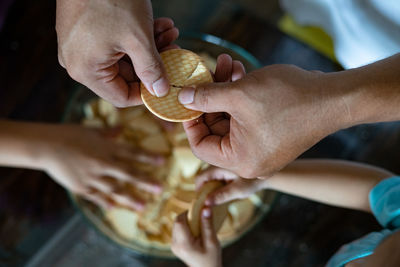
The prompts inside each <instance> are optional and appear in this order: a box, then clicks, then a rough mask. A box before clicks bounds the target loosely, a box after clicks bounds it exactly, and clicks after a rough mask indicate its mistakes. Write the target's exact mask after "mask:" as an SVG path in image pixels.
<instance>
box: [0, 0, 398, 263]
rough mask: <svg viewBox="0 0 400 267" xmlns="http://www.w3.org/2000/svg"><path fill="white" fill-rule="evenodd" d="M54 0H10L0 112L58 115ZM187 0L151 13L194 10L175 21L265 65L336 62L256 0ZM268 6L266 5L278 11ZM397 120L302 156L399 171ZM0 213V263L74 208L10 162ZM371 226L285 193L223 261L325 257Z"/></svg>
mask: <svg viewBox="0 0 400 267" xmlns="http://www.w3.org/2000/svg"><path fill="white" fill-rule="evenodd" d="M54 2H55V1H45V0H37V1H28V0H16V1H15V3H14V5H13V6H12V7H11V10H10V11H9V14H8V17H7V20H6V22H5V24H4V28H3V30H2V32H1V34H0V117H1V118H10V119H16V120H30V121H47V122H58V121H59V120H60V118H61V116H62V113H63V111H64V109H65V105H66V103H67V100H68V97H69V94H70V93H71V88H73V86H74V82H73V81H72V80H71V79H70V78H69V77H68V75H67V74H66V72H65V70H63V69H62V68H61V67H60V66H59V64H58V62H57V54H56V51H57V50H56V34H55V30H54V21H55V18H54V10H55V3H54ZM173 2H174V3H175V4H179V1H173ZM192 2H193V4H192V6H196V5H198V7H199V8H198V9H195V8H193V9H190V10H189V9H186V10H181V9H179V8H176V9H171V8H167V7H166V6H165V4H163V2H162V1H153V3H154V6H155V7H156V10H155V14H158V15H164V16H172V17H174V16H176V17H178V16H180V15H181V16H184V15H185V14H186V15H187V14H188V13H190V12H191V13H194V14H196V15H197V17H194V16H192V18H201V17H204V18H206V19H203V20H201V19H196V20H194V19H193V20H188V21H186V22H185V20H183V19H178V23H177V26H178V27H180V28H181V29H183V30H201V31H203V32H207V33H211V34H215V35H217V36H219V37H222V38H224V39H227V40H230V41H232V42H234V43H236V44H239V45H241V46H242V47H244V48H246V49H247V50H248V51H250V52H251V53H252V54H253V55H255V56H256V57H257V58H258V59H260V60H261V62H262V63H263V64H264V65H266V64H273V63H290V64H296V65H298V66H300V67H303V68H306V69H319V70H322V71H335V70H338V69H340V67H339V66H337V65H335V64H333V63H331V62H330V61H329V60H328V59H326V58H324V57H323V56H321V55H319V54H318V53H316V52H314V51H313V50H311V49H310V48H308V47H307V46H305V45H303V44H301V43H299V42H297V41H295V40H293V39H291V38H289V37H287V36H285V35H284V34H282V33H281V32H279V31H278V30H277V29H276V28H275V27H273V26H271V24H269V23H270V21H271V20H270V18H265V19H263V17H262V14H261V15H260V13H257V12H254V10H257V3H258V4H260V5H261V2H263V1H251V5H252V6H250V7H249V6H246V5H245V4H243V3H244V2H245V1H213V2H212V4H213V5H212V6H210V7H209V8H207V7H206V8H205V7H204V6H203V5H205V4H204V3H206V2H207V3H208V4H210V3H211V2H210V1H203V2H202V1H192ZM181 3H182V5H181V6H183V4H184V3H187V2H185V1H181ZM178 6H179V5H178ZM274 7H275V8H276V6H274ZM275 11H276V12H275V13H274V12H272V11H271V12H272V13H271V12H270V13H271V14H279V12H280V11H279V10H275ZM199 12H200V13H199ZM201 12H203V13H201ZM261 13H262V12H261ZM182 18H183V17H182ZM399 129H400V127H399V125H398V124H396V123H394V124H386V125H385V126H384V127H382V126H381V125H374V126H362V127H357V128H353V129H350V130H346V131H342V132H340V133H337V134H335V135H332V136H330V137H328V138H326V139H325V140H323V141H322V142H321V143H320V144H318V145H316V146H315V147H314V148H312V149H311V150H310V151H308V152H307V153H305V155H304V156H305V157H333V158H345V159H351V160H359V161H367V162H370V163H376V164H379V165H381V166H384V167H388V168H390V169H392V170H394V171H400V170H399V165H398V164H396V163H397V162H396V159H398V158H400V157H399V151H400V150H399V149H397V150H396V149H395V148H396V147H398V146H397V144H399V143H400V140H399V137H398V136H399V135H398V134H397V133H398V132H399ZM0 130H1V129H0ZM293 130H295V129H293ZM0 212H1V213H0V266H16V265H21V264H22V263H24V262H26V260H27V259H29V258H30V257H31V256H32V255H33V254H34V253H35V251H36V250H37V249H39V248H40V247H41V246H42V245H43V244H44V243H45V241H46V240H47V239H48V238H49V237H51V236H52V234H53V233H55V232H56V230H57V229H59V226H60V225H61V224H62V223H63V222H64V221H65V220H66V218H68V217H69V215H70V214H71V213H72V211H71V206H70V204H69V201H68V199H67V197H66V194H65V193H64V191H63V189H62V188H60V187H59V186H58V185H56V184H55V183H54V182H52V181H51V180H50V179H49V178H48V177H47V176H46V175H45V174H43V173H40V172H34V171H26V170H17V169H7V168H1V169H0ZM38 229H39V230H38ZM377 229H379V225H378V224H377V223H376V221H375V220H374V218H373V217H372V216H371V215H369V214H365V213H361V212H354V211H350V210H346V209H339V208H332V207H328V206H325V205H322V204H316V203H313V202H310V201H306V200H302V199H299V198H295V197H290V196H287V195H282V196H281V197H280V198H279V199H278V200H277V202H276V205H275V206H274V208H273V209H272V211H271V213H270V214H269V215H268V216H267V217H266V218H265V220H264V221H263V222H262V223H261V224H259V225H258V226H257V227H256V228H255V229H254V230H253V231H252V232H251V233H249V234H248V235H247V236H245V237H244V238H243V239H242V240H241V241H240V242H237V243H236V244H234V245H232V246H230V247H228V248H227V249H225V250H224V262H225V263H226V266H252V267H256V266H323V265H324V263H325V262H326V261H327V259H328V258H329V257H330V256H331V255H332V253H334V252H335V251H336V250H337V249H338V248H339V247H340V245H342V244H344V243H346V242H348V241H351V240H353V239H355V238H358V237H360V236H362V235H363V234H365V233H368V232H369V231H373V230H377ZM37 231H39V234H38V233H37ZM41 231H42V232H41ZM27 239H28V240H27ZM33 239H34V240H33ZM35 242H36V243H35ZM21 244H22V245H21ZM86 249H88V250H90V247H89V248H86ZM121 253H122V252H121ZM99 259H100V261H101V257H99ZM140 261H142V262H143V264H145V265H147V266H181V265H182V264H181V263H179V262H177V261H173V262H171V261H162V260H156V259H140ZM98 266H101V265H98Z"/></svg>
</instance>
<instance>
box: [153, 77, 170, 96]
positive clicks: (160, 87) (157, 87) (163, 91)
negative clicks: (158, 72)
mask: <svg viewBox="0 0 400 267" xmlns="http://www.w3.org/2000/svg"><path fill="white" fill-rule="evenodd" d="M153 90H154V93H155V94H156V95H157V96H158V97H163V96H166V95H167V94H168V90H169V82H168V80H167V79H165V78H160V79H158V80H157V81H155V82H154V83H153Z"/></svg>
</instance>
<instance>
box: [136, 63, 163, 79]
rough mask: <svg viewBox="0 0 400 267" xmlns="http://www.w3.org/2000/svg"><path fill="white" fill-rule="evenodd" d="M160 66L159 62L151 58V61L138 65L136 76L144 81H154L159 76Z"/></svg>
mask: <svg viewBox="0 0 400 267" xmlns="http://www.w3.org/2000/svg"><path fill="white" fill-rule="evenodd" d="M161 73H162V66H161V62H159V61H157V60H153V61H152V62H151V63H149V64H147V65H145V66H141V67H139V70H138V73H137V74H138V76H140V78H141V79H142V80H144V81H146V82H151V81H152V80H154V81H156V80H158V78H160V77H161Z"/></svg>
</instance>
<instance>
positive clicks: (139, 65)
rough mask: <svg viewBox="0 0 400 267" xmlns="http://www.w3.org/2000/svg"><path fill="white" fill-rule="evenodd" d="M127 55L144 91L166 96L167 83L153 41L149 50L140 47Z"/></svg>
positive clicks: (162, 65)
mask: <svg viewBox="0 0 400 267" xmlns="http://www.w3.org/2000/svg"><path fill="white" fill-rule="evenodd" d="M127 53H128V55H129V57H130V58H131V60H132V64H133V67H134V68H135V72H136V75H137V76H138V77H139V79H140V81H141V82H142V83H143V84H144V86H145V87H146V89H147V90H148V91H149V92H150V93H151V94H153V95H156V96H158V97H162V96H165V95H167V94H168V91H169V82H168V79H167V75H166V72H165V68H164V64H163V62H162V61H161V57H160V54H159V53H158V52H157V49H156V46H155V44H154V40H152V41H151V48H149V46H144V45H140V46H139V47H137V48H136V49H135V51H134V52H133V51H129V52H127Z"/></svg>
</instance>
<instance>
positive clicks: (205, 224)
mask: <svg viewBox="0 0 400 267" xmlns="http://www.w3.org/2000/svg"><path fill="white" fill-rule="evenodd" d="M201 236H202V239H203V244H204V246H207V247H210V246H211V247H214V246H215V245H216V244H217V243H218V239H217V233H216V232H215V230H214V226H213V222H212V212H211V208H210V207H205V208H203V210H202V211H201Z"/></svg>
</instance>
